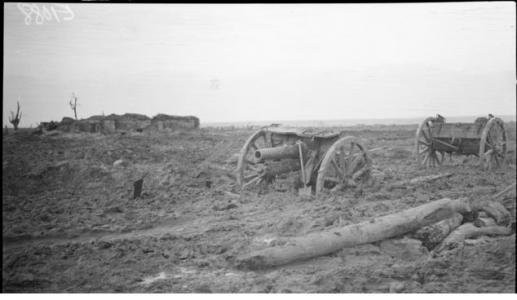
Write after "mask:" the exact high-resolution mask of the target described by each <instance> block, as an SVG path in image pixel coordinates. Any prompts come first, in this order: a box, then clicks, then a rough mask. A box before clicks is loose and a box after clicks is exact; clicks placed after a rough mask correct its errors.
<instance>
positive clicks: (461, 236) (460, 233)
mask: <svg viewBox="0 0 517 300" xmlns="http://www.w3.org/2000/svg"><path fill="white" fill-rule="evenodd" d="M512 233H513V229H512V228H511V227H505V226H487V227H476V226H475V225H474V224H472V223H465V224H463V225H461V226H460V227H458V228H457V229H456V230H454V231H453V232H451V234H450V235H449V236H448V237H447V238H446V239H445V240H443V242H442V243H441V244H440V245H439V246H438V247H437V248H436V250H435V251H434V253H440V252H441V251H444V250H450V249H453V248H456V247H457V246H458V245H459V244H460V243H462V242H463V241H464V240H466V239H473V238H476V237H479V236H482V235H488V236H496V235H510V234H512Z"/></svg>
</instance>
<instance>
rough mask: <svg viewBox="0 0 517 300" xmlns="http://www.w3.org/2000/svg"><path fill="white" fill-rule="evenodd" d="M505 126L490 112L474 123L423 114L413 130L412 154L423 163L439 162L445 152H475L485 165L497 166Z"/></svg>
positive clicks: (502, 152)
mask: <svg viewBox="0 0 517 300" xmlns="http://www.w3.org/2000/svg"><path fill="white" fill-rule="evenodd" d="M506 139H507V137H506V130H505V128H504V122H503V121H502V120H501V119H500V118H496V117H494V116H492V115H489V116H488V118H485V117H480V118H477V119H476V120H475V121H474V123H446V122H445V118H444V117H442V116H440V115H437V116H436V117H429V118H426V119H425V120H424V121H423V122H422V123H421V124H420V125H419V126H418V129H417V131H416V139H415V156H416V160H417V163H418V164H419V165H423V166H425V167H434V166H436V165H441V164H442V163H443V161H444V158H445V154H447V153H449V154H450V155H452V154H453V153H455V154H460V155H474V156H477V157H479V159H480V161H481V164H482V165H483V167H484V168H488V169H492V168H497V167H500V166H501V165H502V164H503V162H504V160H505V155H506Z"/></svg>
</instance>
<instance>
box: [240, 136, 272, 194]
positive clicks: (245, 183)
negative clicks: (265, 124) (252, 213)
mask: <svg viewBox="0 0 517 300" xmlns="http://www.w3.org/2000/svg"><path fill="white" fill-rule="evenodd" d="M272 146H273V145H272V140H271V133H269V132H267V131H266V130H263V129H260V130H258V131H257V132H255V133H254V134H253V135H251V136H250V137H249V138H248V140H247V141H246V143H244V146H243V147H242V149H241V152H240V155H239V160H238V161H237V170H236V173H237V174H236V177H237V183H238V184H239V185H240V187H241V190H244V189H245V188H247V187H250V186H253V185H257V184H259V183H261V182H262V181H263V180H264V175H265V169H266V165H265V163H264V161H261V160H259V159H257V158H256V157H255V151H256V150H257V149H261V148H269V147H272Z"/></svg>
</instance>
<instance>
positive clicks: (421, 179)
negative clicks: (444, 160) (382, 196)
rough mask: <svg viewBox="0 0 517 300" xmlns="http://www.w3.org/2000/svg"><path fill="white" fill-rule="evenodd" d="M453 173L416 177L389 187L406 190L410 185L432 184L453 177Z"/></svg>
mask: <svg viewBox="0 0 517 300" xmlns="http://www.w3.org/2000/svg"><path fill="white" fill-rule="evenodd" d="M452 175H453V174H452V173H444V174H435V175H427V176H420V177H416V178H413V179H410V180H403V181H398V182H395V183H393V184H392V185H391V186H389V188H390V189H396V188H402V189H405V188H407V187H408V186H410V185H417V184H421V183H424V182H430V181H434V180H438V179H441V178H446V177H451V176H452Z"/></svg>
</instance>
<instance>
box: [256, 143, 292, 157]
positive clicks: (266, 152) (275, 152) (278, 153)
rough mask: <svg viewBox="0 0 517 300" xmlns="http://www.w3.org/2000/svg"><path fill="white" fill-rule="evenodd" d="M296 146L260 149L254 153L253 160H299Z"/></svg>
mask: <svg viewBox="0 0 517 300" xmlns="http://www.w3.org/2000/svg"><path fill="white" fill-rule="evenodd" d="M299 157H300V156H299V152H298V145H286V146H280V147H272V148H262V149H257V150H256V151H255V158H257V159H260V160H274V159H282V158H299Z"/></svg>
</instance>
